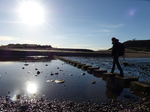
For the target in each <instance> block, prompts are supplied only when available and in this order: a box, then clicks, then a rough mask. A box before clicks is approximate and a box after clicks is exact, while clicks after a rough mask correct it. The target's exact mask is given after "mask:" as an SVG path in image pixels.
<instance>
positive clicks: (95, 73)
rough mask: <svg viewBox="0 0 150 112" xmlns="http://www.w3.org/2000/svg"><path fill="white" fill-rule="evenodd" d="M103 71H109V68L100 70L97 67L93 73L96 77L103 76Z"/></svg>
mask: <svg viewBox="0 0 150 112" xmlns="http://www.w3.org/2000/svg"><path fill="white" fill-rule="evenodd" d="M103 73H107V70H99V69H95V70H94V71H93V75H94V76H95V77H98V78H99V77H102V75H103Z"/></svg>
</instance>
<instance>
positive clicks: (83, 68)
mask: <svg viewBox="0 0 150 112" xmlns="http://www.w3.org/2000/svg"><path fill="white" fill-rule="evenodd" d="M89 67H92V66H91V65H82V70H87V69H88V68H89Z"/></svg>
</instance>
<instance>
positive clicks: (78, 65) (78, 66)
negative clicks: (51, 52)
mask: <svg viewBox="0 0 150 112" xmlns="http://www.w3.org/2000/svg"><path fill="white" fill-rule="evenodd" d="M82 65H85V64H81V63H79V64H77V68H81V67H82Z"/></svg>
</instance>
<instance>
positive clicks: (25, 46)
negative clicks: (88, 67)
mask: <svg viewBox="0 0 150 112" xmlns="http://www.w3.org/2000/svg"><path fill="white" fill-rule="evenodd" d="M0 48H1V49H6V48H7V49H20V50H21V49H22V50H51V51H71V52H72V51H77V52H94V51H93V50H90V49H73V48H54V47H52V46H51V45H37V44H8V45H2V46H0Z"/></svg>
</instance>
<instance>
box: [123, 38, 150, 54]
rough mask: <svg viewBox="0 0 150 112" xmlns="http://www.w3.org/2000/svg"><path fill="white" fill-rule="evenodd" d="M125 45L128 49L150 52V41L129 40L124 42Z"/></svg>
mask: <svg viewBox="0 0 150 112" xmlns="http://www.w3.org/2000/svg"><path fill="white" fill-rule="evenodd" d="M123 44H124V46H125V48H126V49H131V50H135V51H149V52H150V40H129V41H126V42H123Z"/></svg>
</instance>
